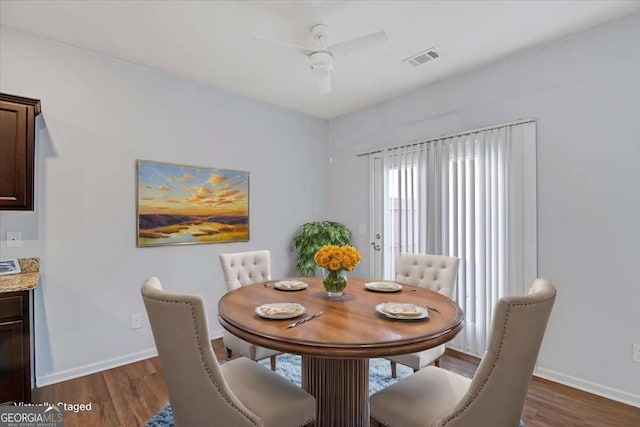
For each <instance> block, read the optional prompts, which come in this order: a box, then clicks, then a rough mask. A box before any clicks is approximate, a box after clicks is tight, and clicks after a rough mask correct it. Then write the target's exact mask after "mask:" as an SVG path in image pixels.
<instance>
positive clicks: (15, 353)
mask: <svg viewBox="0 0 640 427" xmlns="http://www.w3.org/2000/svg"><path fill="white" fill-rule="evenodd" d="M32 295H33V291H19V292H6V293H0V404H6V403H10V402H31V390H32V387H33V379H32V364H33V346H32V344H31V341H32V329H31V325H32V310H31V307H32Z"/></svg>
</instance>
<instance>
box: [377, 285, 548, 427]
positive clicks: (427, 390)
mask: <svg viewBox="0 0 640 427" xmlns="http://www.w3.org/2000/svg"><path fill="white" fill-rule="evenodd" d="M555 298H556V289H555V287H554V286H553V285H552V284H551V283H549V282H548V281H547V280H545V279H537V280H536V281H535V282H534V283H533V285H532V286H531V290H530V291H529V293H528V294H527V295H523V296H512V297H504V298H501V299H500V300H499V301H498V303H497V304H496V305H495V307H494V311H493V321H492V323H491V337H490V339H489V345H488V348H487V351H485V353H484V356H483V357H482V360H481V361H480V365H479V366H478V369H477V370H476V373H475V375H474V376H473V379H471V380H470V379H468V378H466V377H463V376H461V375H458V374H455V373H453V372H450V371H447V370H444V369H440V368H436V367H432V366H429V367H427V368H425V369H422V370H421V371H420V372H417V373H414V374H412V375H409V376H408V377H406V378H404V379H402V380H400V381H398V382H397V383H395V384H393V385H391V386H389V387H387V388H385V389H383V390H381V391H380V392H378V393H375V394H374V395H372V396H371V399H370V405H371V417H372V419H373V420H375V421H378V422H379V423H381V424H383V425H385V426H389V427H392V426H402V427H418V426H420V427H423V426H429V427H445V426H446V427H472V426H473V427H476V426H492V427H515V426H517V425H518V424H519V421H520V416H521V414H522V408H523V406H524V401H525V398H526V395H527V390H528V387H529V382H530V381H531V375H532V374H533V369H534V367H535V363H536V359H537V357H538V352H539V350H540V345H541V344H542V338H543V337H544V332H545V330H546V327H547V322H548V320H549V315H550V314H551V309H552V308H553V304H554V301H555Z"/></svg>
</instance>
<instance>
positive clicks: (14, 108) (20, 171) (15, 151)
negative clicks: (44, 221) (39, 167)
mask: <svg viewBox="0 0 640 427" xmlns="http://www.w3.org/2000/svg"><path fill="white" fill-rule="evenodd" d="M29 108H30V107H28V106H25V105H20V104H16V103H12V102H4V101H0V208H2V209H27V210H31V209H33V151H34V126H33V125H29V123H31V122H32V121H33V113H32V112H30V110H29ZM30 119H31V120H30Z"/></svg>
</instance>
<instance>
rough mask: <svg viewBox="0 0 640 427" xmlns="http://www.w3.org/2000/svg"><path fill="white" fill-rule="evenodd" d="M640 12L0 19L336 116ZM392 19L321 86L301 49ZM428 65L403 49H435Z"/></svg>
mask: <svg viewBox="0 0 640 427" xmlns="http://www.w3.org/2000/svg"><path fill="white" fill-rule="evenodd" d="M639 12H640V2H638V1H242V2H240V1H208V2H207V1H127V2H125V1H86V2H84V1H83V2H79V1H25V2H18V1H6V0H0V24H1V25H2V26H4V27H8V28H11V29H15V30H19V31H23V32H27V33H31V34H34V35H37V36H40V37H44V38H48V39H52V40H55V41H58V42H62V43H66V44H68V45H72V46H76V47H79V48H82V49H86V50H90V51H94V52H98V53H100V54H103V55H107V56H110V57H113V58H118V59H121V60H125V61H128V62H131V63H135V64H139V65H143V66H146V67H149V68H153V69H156V70H161V71H163V72H166V73H168V74H171V75H174V76H179V77H181V78H184V79H188V80H192V81H195V82H199V83H202V84H205V85H209V86H212V87H215V88H218V89H221V90H225V91H228V92H232V93H236V94H239V95H243V96H246V97H249V98H254V99H258V100H261V101H265V102H268V103H271V104H274V105H278V106H282V107H285V108H288V109H292V110H296V111H301V112H303V113H307V114H310V115H313V116H317V117H321V118H330V117H335V116H338V115H341V114H344V113H347V112H350V111H354V110H357V109H360V108H363V107H365V106H367V105H371V104H374V103H376V102H379V101H382V100H385V99H389V98H392V97H395V96H398V95H401V94H403V93H407V92H410V91H412V90H415V89H416V88H419V87H422V86H425V85H428V84H432V83H434V82H437V81H439V80H443V79H446V78H449V77H452V76H455V75H459V74H462V73H465V72H467V71H470V70H473V69H476V68H478V67H482V66H484V65H486V64H489V63H491V62H495V61H498V60H500V59H503V58H505V57H508V56H512V55H515V54H518V53H519V52H523V51H526V50H529V49H532V48H535V47H538V46H541V45H544V44H548V43H551V42H553V41H556V40H559V39H562V38H565V37H568V36H570V35H572V34H575V33H578V32H580V31H584V30H586V29H589V28H593V27H595V26H598V25H601V24H603V23H606V22H609V21H613V20H616V19H620V18H622V17H624V16H628V15H631V14H634V13H639ZM318 23H324V24H328V25H329V26H330V27H331V33H330V36H331V39H330V41H329V44H334V43H340V42H342V41H345V40H348V39H351V38H355V37H359V36H362V35H365V34H369V33H373V32H376V31H380V30H384V31H386V33H387V36H388V41H387V42H386V43H384V44H382V45H380V46H379V47H377V48H372V49H369V50H367V51H363V52H359V53H355V54H352V55H349V56H343V57H340V56H337V55H336V58H335V64H334V72H333V74H332V80H333V91H332V93H331V94H329V95H321V94H319V93H318V91H317V88H316V79H315V77H314V76H313V75H312V74H311V72H310V70H309V60H308V58H307V57H305V56H304V55H303V54H300V53H296V52H295V51H293V50H292V51H289V50H288V49H285V48H283V47H282V46H278V45H272V44H269V43H266V42H264V41H259V40H256V39H255V38H254V37H252V36H254V35H258V36H265V37H270V38H276V39H281V40H286V41H289V42H292V43H295V44H298V45H305V46H311V47H314V44H313V40H312V39H311V35H310V32H309V30H310V28H311V27H312V26H313V25H314V24H318ZM431 47H433V48H435V49H436V51H437V52H438V53H439V54H440V58H438V59H437V60H434V61H431V62H428V63H426V64H424V65H422V66H420V67H413V66H411V65H409V64H407V63H404V62H402V60H403V59H405V58H407V57H409V56H411V55H413V54H416V53H418V52H421V51H423V50H425V49H428V48H431Z"/></svg>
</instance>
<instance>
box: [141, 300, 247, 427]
mask: <svg viewBox="0 0 640 427" xmlns="http://www.w3.org/2000/svg"><path fill="white" fill-rule="evenodd" d="M144 297H145V298H149V299H150V300H154V301H160V302H167V303H170V304H188V305H189V307H190V308H191V317H192V319H193V326H194V327H195V331H196V341H197V343H198V350H199V352H200V363H202V367H203V368H204V370H205V371H206V372H207V376H208V377H209V381H211V384H212V385H213V387H214V388H215V390H216V391H217V392H218V394H219V395H220V396H221V397H222V398H223V399H224V400H225V401H226V402H227V403H228V404H229V405H230V406H231V407H232V408H233V409H235V410H236V411H238V413H240V414H241V415H243V416H244V417H245V418H246V419H247V420H249V421H250V422H251V424H253V425H255V426H257V425H258V423H257V422H256V421H255V420H254V419H253V418H251V416H250V415H249V414H247V413H246V412H245V411H243V410H242V409H241V408H239V407H238V406H237V405H236V404H235V403H233V402H232V401H231V400H229V398H228V397H227V395H226V394H224V393H223V392H222V390H221V389H220V387H219V386H218V384H217V383H216V382H215V381H214V380H213V378H212V377H211V370H210V369H209V366H208V365H207V363H206V362H205V360H204V355H203V347H202V342H201V341H200V338H199V336H198V326H197V324H196V312H195V308H194V307H193V304H192V303H190V302H187V301H172V300H167V299H162V298H154V297H150V296H147V295H145V296H144ZM211 351H213V350H211Z"/></svg>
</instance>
